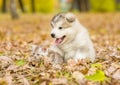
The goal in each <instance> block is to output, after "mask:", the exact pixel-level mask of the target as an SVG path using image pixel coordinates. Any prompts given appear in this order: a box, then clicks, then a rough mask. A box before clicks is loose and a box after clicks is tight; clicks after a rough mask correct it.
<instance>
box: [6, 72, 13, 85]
mask: <svg viewBox="0 0 120 85" xmlns="http://www.w3.org/2000/svg"><path fill="white" fill-rule="evenodd" d="M5 79H6V81H7V82H8V85H13V83H12V79H13V78H12V75H11V74H10V72H6V74H5Z"/></svg>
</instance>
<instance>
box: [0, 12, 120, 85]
mask: <svg viewBox="0 0 120 85" xmlns="http://www.w3.org/2000/svg"><path fill="white" fill-rule="evenodd" d="M76 15H77V17H78V19H79V20H80V22H81V24H83V25H84V26H85V27H87V28H88V30H89V32H90V36H91V39H92V41H93V43H94V46H95V49H96V53H97V55H96V61H95V62H94V63H87V62H81V63H79V64H74V62H73V64H68V63H63V64H62V65H60V66H58V67H54V66H52V65H51V64H49V63H47V61H46V60H42V61H39V62H38V61H37V62H35V61H28V58H29V57H30V56H31V52H30V44H36V45H41V46H45V47H48V46H50V45H51V43H52V38H51V37H50V30H51V27H50V20H51V18H52V16H54V14H49V15H48V14H46V15H43V14H33V15H32V14H25V15H21V17H20V18H19V19H18V20H11V18H10V16H9V15H0V85H120V13H81V14H76Z"/></svg>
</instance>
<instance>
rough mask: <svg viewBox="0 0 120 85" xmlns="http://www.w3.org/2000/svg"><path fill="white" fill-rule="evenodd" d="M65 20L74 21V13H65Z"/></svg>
mask: <svg viewBox="0 0 120 85" xmlns="http://www.w3.org/2000/svg"><path fill="white" fill-rule="evenodd" d="M66 20H67V21H68V22H70V23H71V22H74V21H75V15H74V14H72V13H67V14H66Z"/></svg>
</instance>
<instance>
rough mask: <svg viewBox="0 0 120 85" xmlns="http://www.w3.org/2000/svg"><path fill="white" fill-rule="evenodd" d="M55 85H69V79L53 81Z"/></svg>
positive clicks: (55, 79)
mask: <svg viewBox="0 0 120 85" xmlns="http://www.w3.org/2000/svg"><path fill="white" fill-rule="evenodd" d="M51 82H52V84H53V85H67V82H68V81H67V79H66V78H54V79H52V81H51Z"/></svg>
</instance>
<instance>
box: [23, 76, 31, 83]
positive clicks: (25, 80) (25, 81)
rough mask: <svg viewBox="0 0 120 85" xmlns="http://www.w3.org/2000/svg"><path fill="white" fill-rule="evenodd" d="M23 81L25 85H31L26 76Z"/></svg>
mask: <svg viewBox="0 0 120 85" xmlns="http://www.w3.org/2000/svg"><path fill="white" fill-rule="evenodd" d="M22 79H23V84H24V85H30V83H29V81H28V80H27V79H26V78H25V77H24V76H22Z"/></svg>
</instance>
